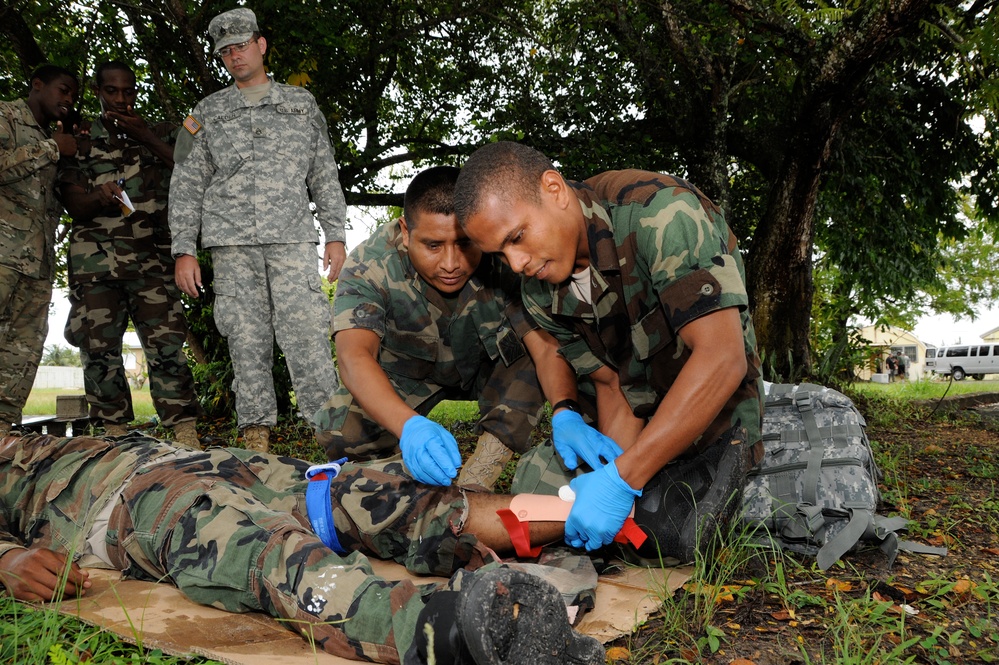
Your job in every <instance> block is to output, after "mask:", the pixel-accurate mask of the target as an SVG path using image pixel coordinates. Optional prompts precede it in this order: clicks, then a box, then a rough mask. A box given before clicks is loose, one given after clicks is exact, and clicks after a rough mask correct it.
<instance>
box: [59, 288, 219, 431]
mask: <svg viewBox="0 0 999 665" xmlns="http://www.w3.org/2000/svg"><path fill="white" fill-rule="evenodd" d="M69 301H70V313H69V318H68V320H67V321H66V331H65V336H66V341H68V342H69V343H70V344H72V345H73V346H76V347H79V348H80V356H81V359H82V361H83V378H84V387H85V389H86V393H87V402H89V404H90V417H91V418H95V419H99V420H103V421H105V422H108V423H119V424H124V423H128V422H131V421H132V420H133V419H134V418H135V414H134V413H133V411H132V394H131V392H130V391H129V387H128V378H127V377H126V375H125V365H124V362H123V360H122V337H123V336H124V334H125V330H126V329H127V327H128V321H129V319H131V320H132V323H133V324H134V325H135V331H136V333H138V335H139V340H140V341H141V342H142V348H143V350H144V351H145V359H146V366H147V367H148V369H149V394H150V396H151V397H152V399H153V406H154V407H155V408H156V413H157V415H158V416H159V418H160V421H161V422H162V423H163V424H164V425H165V426H167V427H173V426H174V425H176V424H177V423H179V422H182V421H185V420H194V419H196V418H197V417H198V416H199V415H200V406H199V404H198V399H197V395H196V394H195V391H194V377H193V376H192V374H191V369H190V367H188V364H187V356H186V355H185V354H184V342H185V340H186V339H187V323H186V322H185V320H184V307H183V304H182V303H181V300H180V291H179V290H178V288H177V286H176V284H174V281H173V279H172V278H156V277H148V278H145V279H138V280H104V281H97V282H85V283H80V284H75V285H73V286H72V288H71V289H70V294H69Z"/></svg>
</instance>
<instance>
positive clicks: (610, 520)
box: [565, 462, 642, 551]
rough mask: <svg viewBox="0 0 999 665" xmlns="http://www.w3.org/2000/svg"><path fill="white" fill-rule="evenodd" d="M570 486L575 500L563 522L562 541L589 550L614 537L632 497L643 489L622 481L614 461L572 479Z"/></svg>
mask: <svg viewBox="0 0 999 665" xmlns="http://www.w3.org/2000/svg"><path fill="white" fill-rule="evenodd" d="M569 488H570V489H572V491H573V492H575V493H576V502H575V503H574V504H573V505H572V510H570V511H569V517H568V519H566V521H565V542H566V543H567V544H568V545H570V546H571V547H576V548H582V547H585V548H586V549H587V550H588V551H593V550H595V549H598V548H600V547H603V546H604V545H607V544H608V543H610V542H611V541H612V540H614V536H616V535H617V533H618V531H620V530H621V527H622V526H624V520H625V519H626V518H627V517H628V514H629V513H630V512H631V508H632V506H633V505H635V499H636V498H638V497H640V496H642V490H636V489H632V487H631V486H630V485H628V483H626V482H624V481H623V480H621V476H620V474H618V472H617V464H616V463H615V462H608V463H607V464H605V465H604V466H602V467H600V468H599V469H598V470H596V471H593V472H591V473H584V474H583V475H581V476H578V477H576V478H574V479H573V480H572V482H570V483H569Z"/></svg>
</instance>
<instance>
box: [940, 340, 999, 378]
mask: <svg viewBox="0 0 999 665" xmlns="http://www.w3.org/2000/svg"><path fill="white" fill-rule="evenodd" d="M926 369H928V370H931V371H933V372H936V373H937V374H943V375H947V374H950V375H951V376H952V377H953V378H954V380H955V381H961V380H963V379H964V377H966V376H970V377H972V378H974V379H978V380H981V379H983V378H985V375H986V374H999V344H961V345H958V346H942V347H940V348H939V349H926Z"/></svg>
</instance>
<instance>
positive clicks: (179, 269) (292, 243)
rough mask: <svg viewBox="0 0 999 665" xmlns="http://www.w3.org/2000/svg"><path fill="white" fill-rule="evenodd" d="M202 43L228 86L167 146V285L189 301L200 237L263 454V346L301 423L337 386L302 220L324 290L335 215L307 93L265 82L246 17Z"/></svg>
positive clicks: (335, 200) (250, 427)
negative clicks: (281, 371) (282, 372)
mask: <svg viewBox="0 0 999 665" xmlns="http://www.w3.org/2000/svg"><path fill="white" fill-rule="evenodd" d="M208 32H209V34H210V35H211V38H212V40H213V43H214V48H215V54H216V55H217V56H218V57H219V58H220V59H221V60H222V63H223V64H224V65H225V67H226V69H227V70H228V72H229V73H230V74H231V75H232V77H233V79H234V81H235V83H234V84H233V85H232V86H230V87H228V88H225V89H223V90H220V91H219V92H216V93H214V94H212V95H209V96H208V97H206V98H205V99H203V100H202V101H201V102H200V103H199V104H198V105H197V106H196V107H195V108H194V110H193V111H192V113H191V114H190V115H189V116H188V117H187V119H185V120H184V122H183V125H182V131H181V132H180V136H179V137H178V139H177V146H176V149H175V152H174V158H175V160H176V167H175V168H174V173H173V179H172V180H171V182H170V231H171V234H172V235H173V255H174V257H175V258H176V267H175V271H174V273H175V277H176V280H177V285H178V286H179V287H180V289H181V290H182V291H184V292H185V293H187V294H188V295H190V296H191V297H198V295H199V289H201V288H202V286H203V285H202V281H201V269H200V266H199V265H198V261H197V258H196V252H197V243H198V238H199V236H200V239H201V246H202V247H204V248H208V249H210V250H211V253H212V262H213V264H214V268H215V277H214V282H213V288H214V292H215V305H214V315H215V323H216V325H217V326H218V329H219V332H220V333H222V335H223V336H225V337H226V339H227V341H228V343H229V351H230V354H231V356H232V364H233V370H234V373H235V379H234V381H233V389H234V391H235V393H236V414H237V419H238V422H239V426H240V428H242V429H243V436H244V443H245V445H246V446H247V447H250V448H253V449H255V450H267V448H268V445H269V439H270V428H271V427H272V426H273V425H274V424H275V423H276V421H277V401H276V398H275V395H274V381H273V377H272V374H271V368H272V364H273V347H274V341H275V338H276V340H277V343H278V345H279V346H280V348H281V350H282V351H283V352H284V355H285V358H286V360H287V362H288V370H289V372H290V374H291V379H292V383H293V385H294V389H295V398H296V399H297V402H298V408H299V410H300V411H301V412H302V413H303V414H304V415H305V416H306V417H311V416H312V414H313V413H315V412H316V411H317V410H318V409H319V408H320V407H321V406H322V405H323V404H325V403H326V401H327V400H328V399H329V398H330V396H331V395H332V394H333V391H334V390H335V389H336V386H337V377H336V371H335V369H334V367H333V358H332V353H331V352H330V323H331V313H330V304H329V300H328V298H327V297H326V295H325V293H324V292H323V288H322V280H321V278H320V275H319V271H318V270H317V260H318V257H317V254H316V249H315V247H316V244H317V243H318V242H319V232H318V231H317V229H316V228H315V221H314V220H315V218H316V217H318V220H319V224H320V226H321V227H322V232H323V236H324V237H325V249H324V251H323V259H322V261H323V269H324V270H326V271H328V272H327V275H328V277H329V279H330V280H333V279H336V277H337V275H338V274H339V272H340V266H341V265H343V261H344V259H345V258H346V250H345V248H344V219H345V215H346V205H345V203H344V198H343V191H342V190H341V188H340V183H339V180H338V177H337V166H336V162H335V161H334V159H333V149H332V146H331V145H330V140H329V134H328V129H327V126H326V119H325V117H324V116H323V114H322V112H321V111H320V110H319V107H318V106H317V104H316V100H315V98H314V97H313V96H312V95H311V94H310V93H309V92H308V91H307V90H304V89H302V88H299V87H295V86H289V85H284V84H281V83H277V82H276V81H274V80H272V79H271V78H270V77H269V76H268V75H267V73H266V71H265V69H264V54H265V53H266V52H267V40H266V39H265V38H264V37H263V36H261V34H260V32H259V30H258V27H257V20H256V16H255V15H254V14H253V12H252V11H251V10H249V9H247V8H243V7H241V8H239V9H233V10H230V11H227V12H225V13H223V14H220V15H218V16H216V17H215V18H214V19H212V21H211V23H210V24H209V26H208ZM310 204H315V213H313V210H312V209H311V208H310Z"/></svg>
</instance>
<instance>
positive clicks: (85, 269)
mask: <svg viewBox="0 0 999 665" xmlns="http://www.w3.org/2000/svg"><path fill="white" fill-rule="evenodd" d="M94 80H95V85H94V94H95V95H96V96H97V100H98V102H99V103H100V107H101V115H100V117H98V118H97V119H96V120H94V121H93V122H92V123H86V124H84V126H83V127H81V128H80V129H81V134H82V135H81V136H80V137H79V139H78V141H79V145H80V150H79V154H78V155H77V157H76V158H66V159H63V160H62V161H61V162H60V172H59V180H60V190H61V192H60V196H61V198H62V202H63V204H64V205H65V206H66V211H67V212H68V213H69V214H70V215H71V216H72V217H73V225H72V228H71V232H70V236H69V287H70V289H69V302H70V312H69V319H68V320H67V321H66V340H67V341H68V342H69V343H70V344H72V345H73V346H76V347H79V349H80V357H81V359H82V360H83V376H84V388H85V390H86V393H87V401H88V402H89V404H90V417H91V418H92V419H94V420H95V421H97V423H100V424H103V425H104V431H105V433H107V434H108V435H109V436H121V435H123V434H125V433H126V432H127V429H126V426H127V425H128V423H130V422H131V421H132V420H134V419H135V413H134V411H133V409H132V394H131V392H130V391H129V387H128V377H127V376H126V374H125V366H124V363H123V361H122V354H121V351H122V337H123V336H124V334H125V331H126V329H127V327H128V322H129V319H131V321H132V323H133V325H134V326H135V332H136V333H137V334H138V336H139V341H140V342H141V343H142V349H143V351H144V352H145V356H146V366H147V367H148V369H149V393H150V396H151V397H152V400H153V406H154V407H155V408H156V413H157V415H158V416H159V418H160V422H161V423H162V424H163V425H165V426H166V427H172V428H173V433H174V440H175V441H176V442H177V443H178V444H180V445H183V446H185V447H188V448H200V446H201V444H200V441H199V439H198V431H197V418H198V416H199V414H200V406H199V404H198V397H197V395H196V394H195V390H194V377H193V376H192V375H191V370H190V368H189V367H188V364H187V356H186V355H185V353H184V342H185V340H186V339H187V323H186V321H185V319H184V305H183V303H182V302H181V296H180V289H178V288H177V285H176V283H175V282H174V280H173V272H174V261H173V256H172V255H171V254H170V227H169V224H168V222H167V196H168V194H169V188H170V174H171V171H172V170H173V143H174V140H175V139H176V130H177V126H176V125H173V124H171V123H159V124H157V125H154V126H150V125H149V124H147V123H146V121H145V120H144V119H143V118H142V116H140V115H139V114H138V113H137V112H136V110H135V99H136V95H137V92H138V91H137V89H136V81H135V73H134V72H133V71H132V68H131V67H129V66H128V65H126V64H124V63H122V62H117V61H110V62H104V63H101V64H100V65H98V67H97V70H96V72H95V73H94ZM126 197H127V200H128V201H129V202H130V203H131V209H129V208H126V207H125V203H124V201H125V200H126Z"/></svg>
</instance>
